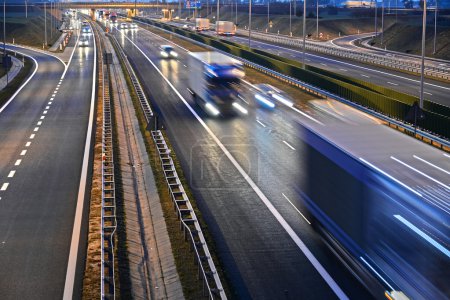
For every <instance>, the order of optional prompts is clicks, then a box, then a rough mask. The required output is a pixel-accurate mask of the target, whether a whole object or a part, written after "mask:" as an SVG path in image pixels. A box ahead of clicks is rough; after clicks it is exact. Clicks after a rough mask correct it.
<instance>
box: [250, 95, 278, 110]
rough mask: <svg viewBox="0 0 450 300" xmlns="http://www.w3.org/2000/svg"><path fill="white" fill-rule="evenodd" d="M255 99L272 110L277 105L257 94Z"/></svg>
mask: <svg viewBox="0 0 450 300" xmlns="http://www.w3.org/2000/svg"><path fill="white" fill-rule="evenodd" d="M255 99H256V100H258V101H259V102H261V103H263V104H264V105H266V106H268V107H270V108H274V107H275V104H273V103H272V102H270V101H269V100H267V98H266V97H264V96H262V95H260V94H256V95H255Z"/></svg>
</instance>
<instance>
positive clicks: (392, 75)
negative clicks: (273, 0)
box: [170, 22, 450, 106]
mask: <svg viewBox="0 0 450 300" xmlns="http://www.w3.org/2000/svg"><path fill="white" fill-rule="evenodd" d="M170 24H171V25H175V26H182V25H183V24H181V23H177V22H170ZM204 33H205V34H208V35H212V36H215V32H214V31H209V32H204ZM221 38H223V39H229V40H232V41H234V42H237V43H241V44H243V45H248V37H240V36H234V37H221ZM342 43H344V44H347V43H348V39H347V38H345V39H343V42H342ZM251 45H252V47H253V48H256V49H261V50H264V51H267V52H270V53H274V54H278V55H280V56H283V57H286V58H290V59H293V60H297V61H300V62H302V61H303V52H302V50H301V48H296V49H291V48H288V47H284V46H279V45H275V44H271V43H268V42H263V41H259V40H255V39H252V41H251ZM364 51H366V50H364ZM305 63H306V64H309V65H312V66H315V67H318V68H321V69H325V70H329V71H332V72H335V73H338V74H342V75H345V76H349V77H353V78H356V79H359V80H363V81H367V82H371V83H375V84H377V85H381V86H384V87H387V88H390V89H393V90H397V91H400V92H402V93H406V94H410V95H414V96H417V97H419V93H420V88H419V86H420V80H419V77H417V76H415V75H409V74H405V73H403V72H399V71H395V70H387V69H384V68H382V67H379V66H371V65H368V64H364V63H360V62H356V61H353V60H350V59H349V60H345V59H343V58H336V57H333V56H327V55H324V54H318V53H314V52H308V51H307V52H306V57H305ZM424 89H425V90H424V97H425V99H427V100H430V101H433V102H436V103H440V104H443V105H446V106H450V100H449V98H448V96H447V94H448V92H449V91H450V84H449V83H445V82H440V81H436V80H432V79H428V78H427V79H425V88H424Z"/></svg>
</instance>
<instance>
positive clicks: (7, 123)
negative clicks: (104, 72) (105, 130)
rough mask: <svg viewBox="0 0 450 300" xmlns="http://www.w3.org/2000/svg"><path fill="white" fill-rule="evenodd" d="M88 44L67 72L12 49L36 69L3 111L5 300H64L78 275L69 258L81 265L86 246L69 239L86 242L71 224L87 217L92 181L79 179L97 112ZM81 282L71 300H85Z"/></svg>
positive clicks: (51, 60) (0, 284) (1, 265)
mask: <svg viewBox="0 0 450 300" xmlns="http://www.w3.org/2000/svg"><path fill="white" fill-rule="evenodd" d="M90 39H91V46H90V47H86V48H80V47H75V49H74V52H73V57H72V59H71V60H70V62H69V64H68V67H67V68H66V67H65V65H64V64H63V63H62V62H61V61H60V60H58V59H56V58H55V57H53V56H49V55H46V54H42V53H41V52H37V51H33V50H28V49H21V48H16V47H12V46H10V47H9V48H10V49H13V50H17V51H20V52H24V53H25V54H27V55H29V56H32V57H33V58H34V59H35V60H36V62H37V63H38V64H39V65H38V68H37V71H36V73H35V74H34V77H32V78H31V80H30V81H29V82H28V83H27V84H26V85H25V86H24V87H23V89H22V90H20V91H19V93H18V94H17V95H16V96H15V98H14V99H13V100H12V101H10V102H9V103H8V104H7V105H5V106H4V107H2V108H1V109H0V128H1V131H0V157H1V158H2V159H1V160H0V270H2V271H1V272H2V276H0V298H1V299H61V298H63V292H64V290H65V287H66V282H65V279H66V274H67V273H70V274H72V272H74V270H73V268H72V267H70V268H69V270H68V261H69V252H70V253H71V255H72V259H74V260H75V261H78V264H79V265H80V266H83V265H84V263H83V261H84V258H83V254H82V253H83V251H84V250H83V249H85V244H84V243H85V242H82V243H81V244H80V245H78V244H77V243H75V244H74V243H72V238H73V237H72V232H75V238H80V239H81V241H83V240H85V239H83V238H84V237H85V230H82V231H81V232H80V226H82V227H83V228H84V229H85V227H84V226H85V225H86V224H85V223H84V221H81V218H79V221H80V223H79V224H78V225H77V226H75V227H74V219H75V216H76V215H77V217H80V213H79V211H80V210H81V212H82V211H83V206H82V204H83V202H84V198H85V194H84V192H85V190H84V187H85V184H86V180H88V178H87V177H86V176H85V175H83V176H81V175H82V170H84V171H85V169H86V166H87V162H88V158H89V157H88V156H86V153H85V152H86V151H85V145H86V141H88V140H90V138H88V137H87V134H88V132H89V130H88V127H89V126H88V124H89V122H92V116H90V113H91V112H92V113H93V111H92V107H91V104H92V103H93V102H91V96H92V93H93V92H92V91H93V88H94V87H93V68H94V47H93V44H92V37H91V38H90ZM71 43H72V45H74V43H75V40H74V39H73V40H72V42H71ZM92 100H93V99H92ZM87 145H89V143H87ZM87 154H89V151H88V153H87ZM82 166H83V167H82ZM80 199H81V200H80ZM76 210H77V213H76ZM75 223H76V222H75ZM71 245H72V248H74V249H76V250H78V247H80V249H82V250H81V254H80V255H77V253H75V252H77V251H75V252H72V251H73V250H72V251H71ZM77 259H78V260H77ZM82 271H83V269H82V268H81V272H82ZM77 275H78V277H77V278H76V282H73V280H72V279H74V278H75V276H74V277H72V279H70V278H69V279H70V280H72V284H75V288H76V289H75V290H76V293H75V294H74V298H80V295H79V294H78V293H79V292H80V290H81V280H82V277H80V276H79V275H80V270H78V273H77ZM81 275H82V273H81ZM69 277H70V276H69ZM70 280H69V281H70ZM70 298H71V297H70Z"/></svg>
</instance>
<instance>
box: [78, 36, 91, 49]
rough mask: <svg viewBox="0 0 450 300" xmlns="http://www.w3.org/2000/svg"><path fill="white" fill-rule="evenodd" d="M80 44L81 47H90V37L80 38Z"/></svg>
mask: <svg viewBox="0 0 450 300" xmlns="http://www.w3.org/2000/svg"><path fill="white" fill-rule="evenodd" d="M78 46H80V47H88V46H89V39H87V38H85V37H82V38H80V40H79V41H78Z"/></svg>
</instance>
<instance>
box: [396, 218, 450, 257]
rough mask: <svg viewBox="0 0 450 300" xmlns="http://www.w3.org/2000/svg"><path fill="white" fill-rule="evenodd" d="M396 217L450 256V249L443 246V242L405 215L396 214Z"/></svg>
mask: <svg viewBox="0 0 450 300" xmlns="http://www.w3.org/2000/svg"><path fill="white" fill-rule="evenodd" d="M394 217H395V218H396V219H397V220H399V221H400V222H402V223H403V224H404V225H406V227H408V228H409V229H411V230H412V231H414V232H415V233H416V234H417V235H419V236H420V237H421V238H423V239H424V240H426V241H427V242H428V243H430V244H431V245H432V246H433V247H435V248H436V249H438V250H439V251H441V252H442V253H443V254H444V255H446V256H447V257H449V258H450V251H449V250H448V249H447V248H445V247H444V246H442V245H441V244H439V243H438V242H436V240H435V239H433V238H432V237H430V236H429V235H428V234H426V233H425V232H423V231H422V230H421V229H419V228H417V226H415V225H414V224H412V223H411V222H410V221H408V220H406V219H405V218H404V217H402V216H401V215H394Z"/></svg>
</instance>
